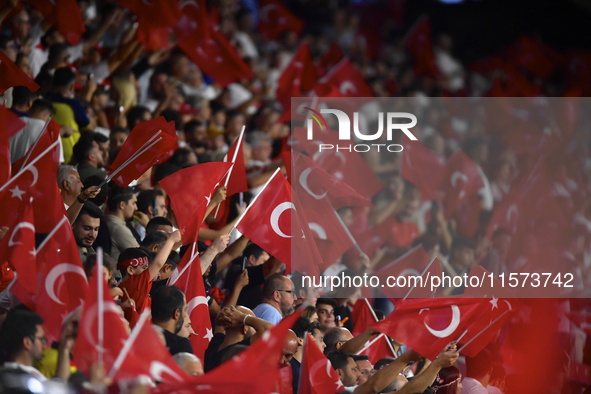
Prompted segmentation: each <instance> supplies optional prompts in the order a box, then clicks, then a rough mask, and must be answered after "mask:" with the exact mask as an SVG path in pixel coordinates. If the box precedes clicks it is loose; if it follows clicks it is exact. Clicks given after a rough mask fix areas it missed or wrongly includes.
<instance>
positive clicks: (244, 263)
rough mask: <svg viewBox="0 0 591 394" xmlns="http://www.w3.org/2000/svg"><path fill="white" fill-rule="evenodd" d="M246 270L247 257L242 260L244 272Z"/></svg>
mask: <svg viewBox="0 0 591 394" xmlns="http://www.w3.org/2000/svg"><path fill="white" fill-rule="evenodd" d="M245 269H246V256H244V259H243V260H242V271H244V270H245Z"/></svg>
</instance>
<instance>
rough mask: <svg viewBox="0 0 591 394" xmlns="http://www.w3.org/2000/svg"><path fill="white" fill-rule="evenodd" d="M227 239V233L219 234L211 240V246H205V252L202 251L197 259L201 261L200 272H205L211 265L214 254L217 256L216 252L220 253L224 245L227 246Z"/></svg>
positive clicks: (228, 238)
mask: <svg viewBox="0 0 591 394" xmlns="http://www.w3.org/2000/svg"><path fill="white" fill-rule="evenodd" d="M229 241H230V236H229V235H228V234H224V235H221V236H220V237H218V238H217V239H216V240H215V241H213V243H212V244H211V246H210V247H209V248H207V250H206V251H205V253H203V255H202V256H201V258H200V259H199V261H200V262H201V273H205V271H207V269H208V268H209V266H210V265H211V262H212V261H213V259H215V256H217V255H218V253H222V252H223V251H224V250H225V249H226V246H228V242H229Z"/></svg>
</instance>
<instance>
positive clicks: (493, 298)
mask: <svg viewBox="0 0 591 394" xmlns="http://www.w3.org/2000/svg"><path fill="white" fill-rule="evenodd" d="M489 302H490V303H491V304H492V309H495V308H498V305H497V302H499V299H498V298H496V297H495V296H494V295H493V296H492V300H490V301H489Z"/></svg>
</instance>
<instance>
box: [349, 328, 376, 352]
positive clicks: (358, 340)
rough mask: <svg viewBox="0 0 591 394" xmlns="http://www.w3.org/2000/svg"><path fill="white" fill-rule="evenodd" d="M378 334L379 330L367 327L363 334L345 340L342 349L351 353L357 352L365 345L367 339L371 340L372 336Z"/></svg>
mask: <svg viewBox="0 0 591 394" xmlns="http://www.w3.org/2000/svg"><path fill="white" fill-rule="evenodd" d="M376 334H379V332H378V331H376V330H374V329H373V328H366V329H365V331H363V332H362V333H361V334H359V335H357V336H356V337H354V338H353V339H350V340H348V341H347V342H345V343H344V344H343V346H342V347H341V350H342V351H344V352H349V353H351V354H356V353H357V352H358V351H360V350H361V348H363V345H365V344H366V343H367V341H369V340H371V337H373V336H374V335H376Z"/></svg>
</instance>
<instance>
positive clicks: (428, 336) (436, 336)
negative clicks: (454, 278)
mask: <svg viewBox="0 0 591 394" xmlns="http://www.w3.org/2000/svg"><path fill="white" fill-rule="evenodd" d="M484 302H486V300H484V299H476V298H452V297H449V298H427V299H417V300H405V301H401V302H399V303H397V305H396V310H395V311H394V312H392V313H390V315H388V317H386V319H384V320H382V321H380V322H378V323H376V324H374V325H373V328H375V329H376V330H378V331H380V332H381V333H383V334H386V335H387V336H389V337H390V338H393V339H396V340H397V341H399V342H402V343H404V344H406V345H407V346H408V347H409V348H412V349H414V350H416V351H417V352H418V353H419V354H421V355H422V356H424V357H426V358H428V359H430V360H434V359H435V357H437V355H438V354H439V353H440V352H441V351H442V350H443V349H444V348H445V346H447V344H448V343H450V342H451V341H455V340H458V339H461V338H462V336H463V335H464V332H465V330H466V326H467V325H468V323H470V322H471V321H472V319H473V318H474V316H475V315H477V314H478V313H479V312H480V310H481V308H482V306H483V304H484Z"/></svg>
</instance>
